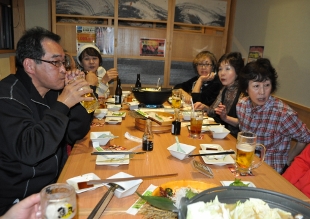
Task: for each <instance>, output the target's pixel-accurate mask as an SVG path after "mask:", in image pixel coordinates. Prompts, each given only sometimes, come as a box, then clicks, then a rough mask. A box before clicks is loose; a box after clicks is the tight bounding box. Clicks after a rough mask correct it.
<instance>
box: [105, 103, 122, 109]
mask: <svg viewBox="0 0 310 219" xmlns="http://www.w3.org/2000/svg"><path fill="white" fill-rule="evenodd" d="M121 108H122V105H120V104H115V105H114V104H109V105H107V109H108V110H109V111H119V110H120V109H121Z"/></svg>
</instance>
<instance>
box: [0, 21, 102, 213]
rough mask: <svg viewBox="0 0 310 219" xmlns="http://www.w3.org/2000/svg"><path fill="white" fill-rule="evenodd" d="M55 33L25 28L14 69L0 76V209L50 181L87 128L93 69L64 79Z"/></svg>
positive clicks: (6, 207) (57, 173)
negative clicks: (13, 72) (83, 105)
mask: <svg viewBox="0 0 310 219" xmlns="http://www.w3.org/2000/svg"><path fill="white" fill-rule="evenodd" d="M59 41H60V37H59V36H58V35H56V34H54V33H52V32H50V31H48V30H45V29H43V28H40V27H35V28H32V29H29V30H27V31H26V32H25V34H24V35H23V36H22V37H21V39H20V40H19V42H18V44H17V49H16V64H17V71H16V74H12V75H9V76H8V77H6V78H4V79H3V80H2V81H0V179H1V180H0V215H3V214H4V213H5V212H6V211H7V210H8V209H9V208H10V207H11V206H12V205H13V204H15V203H17V202H19V201H20V200H22V199H24V198H26V197H28V196H30V195H31V194H34V193H38V192H40V190H41V189H42V188H43V187H45V186H46V185H48V184H51V183H55V182H56V181H57V178H58V176H59V174H60V172H61V170H62V168H63V166H64V164H65V162H66V160H67V158H68V155H67V145H68V144H69V145H74V143H75V141H77V140H79V139H82V138H83V137H84V136H85V135H86V134H87V133H88V131H89V129H90V122H91V119H92V114H88V113H87V111H86V110H85V109H84V108H83V107H82V106H81V104H79V102H80V101H90V100H92V98H91V97H84V94H86V93H89V92H93V91H94V90H95V87H93V86H91V88H92V89H91V88H89V89H80V88H82V87H84V86H87V85H96V84H97V82H98V81H97V77H96V75H95V74H93V75H91V74H88V75H87V77H86V80H85V79H84V78H81V79H78V80H74V81H73V82H72V83H71V82H70V83H68V82H69V80H70V77H71V76H73V75H81V74H82V75H83V74H84V73H83V72H80V71H79V70H73V71H70V72H66V69H65V66H64V63H65V62H64V61H65V53H64V51H63V48H62V47H61V46H60V44H59Z"/></svg>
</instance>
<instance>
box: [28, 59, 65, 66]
mask: <svg viewBox="0 0 310 219" xmlns="http://www.w3.org/2000/svg"><path fill="white" fill-rule="evenodd" d="M34 60H37V61H42V62H47V63H50V64H52V65H54V66H56V67H58V68H60V67H61V66H65V67H66V62H65V61H63V62H62V61H47V60H43V59H34Z"/></svg>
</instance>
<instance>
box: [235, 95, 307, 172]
mask: <svg viewBox="0 0 310 219" xmlns="http://www.w3.org/2000/svg"><path fill="white" fill-rule="evenodd" d="M236 108H237V116H238V119H239V128H240V130H242V131H249V132H253V133H255V134H257V143H261V144H263V145H265V147H266V156H265V162H266V163H267V164H269V165H270V166H271V167H273V168H274V169H275V170H276V171H277V172H279V173H280V172H281V171H282V169H283V167H284V166H285V164H286V163H287V159H288V153H289V150H290V142H291V139H292V138H294V139H295V140H297V141H298V142H303V143H309V142H310V130H309V129H308V128H307V127H306V124H304V123H303V122H302V121H301V120H299V119H298V117H297V113H296V112H295V111H294V110H292V109H291V108H290V107H289V106H288V105H287V104H285V103H283V102H282V101H281V100H279V99H277V98H274V97H272V96H270V97H269V99H268V101H267V102H266V103H265V104H264V105H263V106H256V107H253V105H252V102H251V100H250V98H249V97H244V98H242V99H241V100H240V101H239V103H238V104H237V106H236Z"/></svg>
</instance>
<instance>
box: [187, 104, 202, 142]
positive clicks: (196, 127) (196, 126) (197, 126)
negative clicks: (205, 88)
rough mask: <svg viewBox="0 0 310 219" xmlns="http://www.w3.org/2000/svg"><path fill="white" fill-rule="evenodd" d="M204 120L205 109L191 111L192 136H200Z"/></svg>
mask: <svg viewBox="0 0 310 219" xmlns="http://www.w3.org/2000/svg"><path fill="white" fill-rule="evenodd" d="M202 122H203V111H201V110H195V111H192V112H191V125H190V127H191V128H190V137H191V138H200V137H201V136H200V135H201V128H202Z"/></svg>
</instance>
